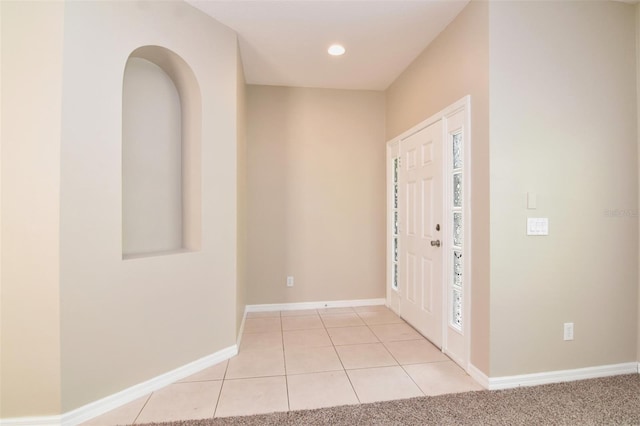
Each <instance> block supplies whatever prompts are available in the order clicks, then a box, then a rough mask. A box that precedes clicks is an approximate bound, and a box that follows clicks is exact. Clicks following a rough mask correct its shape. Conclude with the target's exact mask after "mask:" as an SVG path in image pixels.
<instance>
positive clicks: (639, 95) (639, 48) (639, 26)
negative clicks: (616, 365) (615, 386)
mask: <svg viewBox="0 0 640 426" xmlns="http://www.w3.org/2000/svg"><path fill="white" fill-rule="evenodd" d="M636 113H637V119H636V135H637V137H638V147H639V148H638V155H639V160H638V164H639V166H640V4H637V5H636ZM638 179H640V170H639V171H638ZM639 189H640V185H639ZM638 204H639V206H638V208H639V210H638V211H639V212H640V197H639V202H638ZM639 240H640V236H639ZM639 256H640V253H639ZM638 265H639V267H640V257H639V258H638ZM637 315H638V336H637V341H638V350H637V359H638V362H640V277H639V282H638V313H637ZM638 372H639V373H640V370H639V371H638Z"/></svg>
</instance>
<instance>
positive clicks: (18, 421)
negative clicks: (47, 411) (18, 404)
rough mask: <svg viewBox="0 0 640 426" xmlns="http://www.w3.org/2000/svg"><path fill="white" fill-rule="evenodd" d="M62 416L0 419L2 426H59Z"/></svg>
mask: <svg viewBox="0 0 640 426" xmlns="http://www.w3.org/2000/svg"><path fill="white" fill-rule="evenodd" d="M61 418H62V416H41V417H18V418H15V419H0V425H2V426H60V423H61Z"/></svg>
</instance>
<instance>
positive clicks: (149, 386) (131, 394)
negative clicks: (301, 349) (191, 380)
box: [0, 345, 238, 426]
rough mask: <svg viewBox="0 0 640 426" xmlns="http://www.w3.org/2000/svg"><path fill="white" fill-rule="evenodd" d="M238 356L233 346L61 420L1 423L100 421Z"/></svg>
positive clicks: (44, 425)
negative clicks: (119, 409)
mask: <svg viewBox="0 0 640 426" xmlns="http://www.w3.org/2000/svg"><path fill="white" fill-rule="evenodd" d="M237 353H238V346H236V345H233V346H229V347H228V348H225V349H222V350H220V351H218V352H216V353H213V354H211V355H208V356H206V357H204V358H200V359H198V360H196V361H193V362H190V363H189V364H186V365H183V366H182V367H178V368H176V369H175V370H171V371H169V372H167V373H164V374H161V375H160V376H157V377H154V378H153V379H150V380H147V381H146V382H143V383H139V384H137V385H134V386H131V387H130V388H127V389H125V390H123V391H120V392H118V393H115V394H113V395H110V396H107V397H105V398H102V399H99V400H98V401H94V402H91V403H89V404H87V405H84V406H82V407H80V408H77V409H75V410H73V411H69V412H67V413H64V414H63V415H61V416H46V417H44V416H43V417H19V418H12V419H0V425H2V426H60V425H62V426H75V425H77V424H80V423H83V422H86V421H87V420H90V419H93V418H94V417H98V416H99V415H101V414H104V413H106V412H108V411H111V410H114V409H116V408H118V407H120V406H122V405H124V404H127V403H129V402H132V401H135V400H136V399H138V398H140V397H143V396H145V395H148V394H150V393H151V392H154V391H156V390H158V389H160V388H163V387H165V386H167V385H170V384H171V383H174V382H177V381H178V380H182V379H184V378H185V377H189V376H190V375H192V374H195V373H197V372H199V371H201V370H204V369H205V368H208V367H211V366H212V365H215V364H218V363H220V362H222V361H226V360H227V359H229V358H231V357H232V356H234V355H236V354H237Z"/></svg>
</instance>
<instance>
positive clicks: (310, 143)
mask: <svg viewBox="0 0 640 426" xmlns="http://www.w3.org/2000/svg"><path fill="white" fill-rule="evenodd" d="M247 119H248V124H249V127H248V134H247V136H248V171H249V175H248V185H249V199H248V220H249V224H248V235H249V248H248V250H249V252H248V253H249V295H248V303H251V304H262V303H289V302H307V301H323V300H345V299H346V300H348V299H368V298H381V297H384V295H385V190H384V188H385V145H384V141H385V139H384V138H385V136H384V94H383V93H382V92H366V91H348V90H327V89H302V88H284V87H267V86H249V87H248V118H247ZM288 275H292V276H294V278H295V285H294V287H293V288H287V287H286V285H285V282H286V277H287V276H288Z"/></svg>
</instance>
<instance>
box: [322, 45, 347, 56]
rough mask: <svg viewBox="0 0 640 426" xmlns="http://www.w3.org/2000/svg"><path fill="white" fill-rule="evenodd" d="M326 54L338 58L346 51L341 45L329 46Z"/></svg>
mask: <svg viewBox="0 0 640 426" xmlns="http://www.w3.org/2000/svg"><path fill="white" fill-rule="evenodd" d="M327 52H329V55H331V56H340V55H344V52H346V49H345V48H344V46H343V45H341V44H332V45H331V46H329V50H327Z"/></svg>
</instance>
